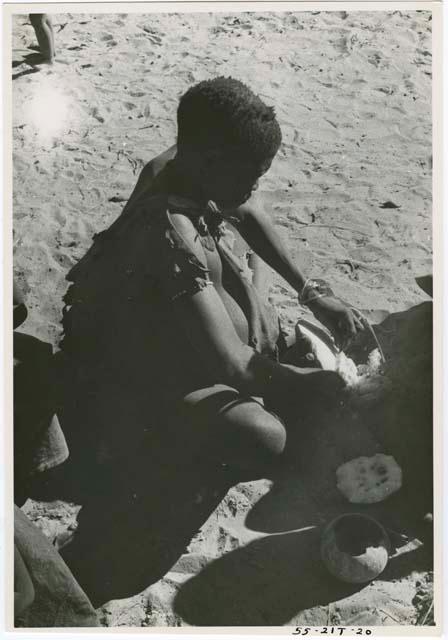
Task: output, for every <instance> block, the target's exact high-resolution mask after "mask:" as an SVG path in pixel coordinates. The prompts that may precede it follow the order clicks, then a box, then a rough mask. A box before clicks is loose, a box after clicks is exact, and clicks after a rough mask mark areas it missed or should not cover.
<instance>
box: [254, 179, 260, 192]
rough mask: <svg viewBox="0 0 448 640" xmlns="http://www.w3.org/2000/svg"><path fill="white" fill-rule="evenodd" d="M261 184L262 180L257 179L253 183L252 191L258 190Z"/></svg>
mask: <svg viewBox="0 0 448 640" xmlns="http://www.w3.org/2000/svg"><path fill="white" fill-rule="evenodd" d="M259 186H260V180H255V182H254V184H253V187H252V191H256V190H257V189H258V187H259Z"/></svg>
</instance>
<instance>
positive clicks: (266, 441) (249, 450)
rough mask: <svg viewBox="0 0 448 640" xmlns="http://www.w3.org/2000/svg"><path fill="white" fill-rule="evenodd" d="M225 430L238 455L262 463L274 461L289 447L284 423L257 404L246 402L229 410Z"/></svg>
mask: <svg viewBox="0 0 448 640" xmlns="http://www.w3.org/2000/svg"><path fill="white" fill-rule="evenodd" d="M225 421H226V422H227V424H226V425H224V428H225V429H226V431H227V432H228V433H229V437H230V438H231V439H232V443H231V448H232V449H234V450H235V452H236V453H237V454H238V455H239V454H241V455H242V456H243V457H245V458H249V459H251V460H254V459H256V460H259V461H260V462H262V461H265V462H274V461H275V460H277V459H278V458H279V457H280V456H281V454H282V453H283V451H284V449H285V445H286V429H285V427H284V425H283V424H282V422H281V421H280V420H279V419H278V418H277V417H276V416H274V415H273V414H271V413H269V412H268V411H266V410H265V409H264V408H263V407H262V406H261V405H259V404H257V403H255V402H254V403H246V404H245V405H244V406H242V405H240V406H239V407H238V406H237V407H235V408H234V409H233V410H231V411H229V412H228V414H227V415H226V416H225Z"/></svg>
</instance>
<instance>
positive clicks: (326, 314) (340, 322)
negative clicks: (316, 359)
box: [308, 296, 365, 349]
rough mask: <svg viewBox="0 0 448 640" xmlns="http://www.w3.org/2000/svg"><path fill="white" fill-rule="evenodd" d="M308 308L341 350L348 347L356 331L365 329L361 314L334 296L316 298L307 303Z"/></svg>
mask: <svg viewBox="0 0 448 640" xmlns="http://www.w3.org/2000/svg"><path fill="white" fill-rule="evenodd" d="M308 307H309V308H310V310H311V311H312V312H313V314H314V315H315V317H316V318H317V319H318V320H319V322H321V323H322V324H323V325H324V326H325V327H326V328H327V329H328V330H329V331H330V332H331V334H332V335H333V337H334V339H335V341H336V344H337V345H338V347H340V348H341V349H344V348H345V347H346V346H347V345H348V343H349V342H350V340H351V339H352V338H354V337H355V336H356V334H357V333H358V331H362V330H363V329H364V328H365V327H364V322H363V319H362V315H361V313H360V312H359V311H357V310H356V309H353V308H351V307H349V305H348V304H347V303H345V302H343V301H342V300H340V299H339V298H336V297H335V296H322V297H321V298H316V300H313V301H312V302H309V303H308Z"/></svg>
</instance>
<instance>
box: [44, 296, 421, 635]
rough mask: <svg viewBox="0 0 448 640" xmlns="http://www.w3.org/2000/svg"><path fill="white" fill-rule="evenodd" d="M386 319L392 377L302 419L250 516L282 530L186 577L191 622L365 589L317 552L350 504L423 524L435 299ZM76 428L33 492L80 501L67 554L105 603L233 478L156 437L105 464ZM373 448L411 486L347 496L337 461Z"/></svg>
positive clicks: (289, 608)
mask: <svg viewBox="0 0 448 640" xmlns="http://www.w3.org/2000/svg"><path fill="white" fill-rule="evenodd" d="M377 329H378V335H379V336H380V338H382V339H383V346H384V349H385V351H386V357H387V358H388V361H389V362H390V367H389V373H390V376H391V379H392V383H393V384H392V390H389V391H387V394H388V395H382V396H381V397H379V398H375V399H374V401H373V404H372V403H369V404H368V405H366V406H365V407H362V406H361V407H359V408H358V409H357V410H356V411H354V410H353V409H352V408H348V407H345V408H343V409H342V410H341V411H340V412H338V415H337V416H336V414H335V413H328V414H326V415H323V416H322V415H320V417H319V420H315V421H313V420H310V421H307V422H306V423H302V424H299V425H298V427H297V429H295V430H294V433H293V434H291V438H290V440H289V453H288V456H287V459H286V461H285V466H284V468H283V469H282V471H281V474H280V475H279V476H278V477H277V478H276V479H275V482H274V487H273V489H272V491H271V492H270V493H269V494H267V495H266V496H265V497H264V498H262V499H261V500H260V502H259V503H258V504H256V505H255V507H254V508H253V509H252V511H251V512H250V513H249V515H248V518H247V522H246V524H247V526H248V527H249V528H251V529H253V530H256V531H260V532H261V531H262V532H267V533H270V534H274V535H268V536H265V537H263V538H260V539H258V540H256V541H254V542H251V543H249V544H248V545H247V546H245V547H243V548H240V549H237V550H235V551H232V552H229V553H227V554H226V555H225V556H223V557H221V558H219V559H217V560H216V561H213V562H212V563H210V564H209V565H208V566H206V567H205V568H204V569H203V570H202V571H201V572H200V573H199V574H198V575H196V576H194V577H192V578H191V579H190V580H188V581H187V582H186V583H184V584H183V585H182V586H181V588H180V590H179V592H178V595H177V598H176V600H175V609H176V612H177V613H178V614H179V615H180V616H181V617H182V618H184V619H185V621H186V622H188V623H190V624H195V625H225V626H229V625H265V624H271V625H277V624H278V625H280V624H284V623H286V622H287V621H289V620H290V619H291V618H292V617H293V616H294V615H295V614H296V613H297V612H299V611H303V610H304V609H307V608H310V607H313V606H318V605H326V604H328V603H330V602H334V601H335V600H339V599H341V598H344V597H345V596H348V595H349V594H351V593H354V592H355V591H357V590H359V589H360V587H353V586H348V585H344V584H342V583H339V582H337V581H336V580H333V579H331V578H329V575H328V573H327V572H326V571H325V569H324V568H323V566H322V564H321V561H320V556H319V544H320V534H321V528H322V526H323V524H324V523H325V522H328V521H329V520H330V519H331V518H332V517H334V516H336V515H339V514H340V513H342V512H348V511H358V512H359V511H362V512H365V513H368V514H369V515H373V516H374V517H377V518H378V519H379V520H380V521H381V522H382V523H383V524H384V526H386V527H387V528H390V529H392V530H395V531H398V532H400V533H403V532H404V533H407V534H409V535H410V536H411V535H415V534H419V531H418V528H419V524H418V522H419V519H420V520H421V516H422V515H423V514H424V513H425V511H424V509H426V510H428V511H430V510H431V506H432V503H431V500H432V484H431V469H432V455H431V452H432V437H431V436H432V429H431V425H432V422H431V408H432V393H431V391H432V380H431V373H432V357H431V356H432V352H431V348H430V345H431V329H432V305H431V303H425V304H423V305H419V306H418V307H414V308H413V309H411V310H409V311H407V312H403V313H402V314H393V315H391V316H389V318H387V319H386V320H385V321H384V322H383V323H382V324H381V325H380V327H378V328H377ZM428 394H429V396H428ZM62 413H63V412H62ZM61 424H63V425H64V429H66V425H70V416H64V415H62V416H61ZM71 424H72V431H78V432H79V429H80V423H79V421H77V420H76V419H73V417H72V420H71ZM81 427H82V425H81ZM67 435H68V443H69V447H70V448H71V449H72V454H73V451H74V454H73V455H72V458H71V460H70V461H69V462H67V463H66V464H64V465H62V467H61V468H60V469H57V470H55V472H54V474H53V476H52V477H50V476H48V479H47V482H46V484H45V485H42V486H41V487H40V489H39V491H37V492H36V494H35V495H34V496H33V497H35V498H37V499H44V500H45V499H46V500H50V499H55V498H60V499H65V500H68V501H74V502H76V503H78V504H82V505H83V508H82V510H81V512H80V515H79V526H78V530H77V532H76V535H75V536H74V538H73V540H72V541H71V543H70V544H68V545H67V546H66V547H64V549H62V555H63V557H64V559H65V561H66V562H67V564H68V565H69V567H70V568H71V570H72V571H73V573H74V575H75V577H76V578H77V580H78V582H79V583H80V584H81V586H82V587H83V589H84V590H85V591H86V593H87V594H88V596H89V597H90V599H91V600H92V602H93V604H94V605H95V606H96V607H98V606H100V605H101V604H103V603H105V602H106V601H108V600H111V599H116V598H126V597H129V596H132V595H134V594H136V593H139V592H141V591H142V590H144V589H146V588H147V587H148V586H149V585H151V584H152V583H154V582H156V581H157V580H159V579H160V578H162V577H163V576H164V575H165V573H166V572H167V571H169V570H170V568H171V567H172V566H173V565H174V564H175V562H176V561H177V560H178V558H179V557H180V556H181V555H182V554H183V553H185V551H186V547H187V545H188V544H189V542H190V541H191V538H192V537H193V536H194V534H195V533H196V532H197V531H198V529H199V528H200V527H201V525H202V524H203V523H204V522H205V520H206V519H207V518H208V517H209V515H210V514H211V513H212V511H213V510H214V509H215V507H216V506H217V505H218V504H219V502H220V501H221V500H222V499H223V497H224V496H225V494H226V493H227V491H228V489H229V488H230V487H231V486H232V485H234V484H235V483H236V482H237V478H235V477H231V476H230V474H229V472H226V471H224V470H222V469H216V468H206V467H205V466H204V467H201V466H195V467H194V468H192V465H191V464H189V460H188V456H185V459H186V460H187V462H186V463H183V462H182V459H183V457H182V452H180V455H179V456H177V462H176V456H174V455H171V454H172V452H173V451H174V448H175V443H172V447H171V452H170V456H167V452H166V450H162V449H160V450H157V448H155V449H153V450H152V451H151V454H150V455H148V452H142V459H141V460H135V461H134V462H135V465H134V464H133V463H131V464H129V465H123V467H122V468H119V469H118V468H114V469H110V470H107V467H104V470H103V471H101V472H99V471H98V468H95V467H90V466H89V464H87V462H86V461H85V460H84V461H83V456H84V457H85V458H87V457H88V456H86V455H85V454H86V450H88V448H89V444H88V436H86V440H85V445H84V451H83V448H82V447H78V448H77V447H76V446H75V447H71V442H70V429H68V431H67ZM81 441H82V438H81ZM376 452H383V453H389V454H392V455H394V456H395V457H396V459H397V460H398V461H399V463H400V464H401V465H402V468H403V472H404V479H405V483H404V486H403V488H402V490H401V491H400V492H398V493H397V494H395V495H394V496H392V497H391V498H389V499H388V500H386V501H385V502H383V503H381V504H379V505H364V506H361V507H360V506H359V505H357V506H356V505H349V504H348V503H347V502H346V500H345V499H344V498H343V497H342V495H341V494H340V493H339V492H338V490H337V488H336V487H335V481H334V477H335V476H334V472H335V470H336V469H337V467H338V466H339V465H340V464H341V463H342V462H344V461H346V460H349V459H351V458H353V457H357V456H359V455H372V454H374V453H376ZM167 458H169V459H167ZM417 469H418V473H416V470H417ZM238 480H241V478H238ZM298 529H300V530H298ZM291 530H295V531H293V532H291ZM285 531H286V532H287V533H285ZM428 546H430V545H428ZM430 555H431V554H430V553H428V550H427V549H424V550H422V549H420V550H417V551H414V552H413V553H409V554H406V557H404V556H403V557H402V558H400V557H398V558H397V559H396V560H394V561H392V562H391V563H390V565H389V567H388V568H387V570H386V572H385V574H384V578H385V579H388V580H393V579H396V578H397V577H400V576H403V575H407V574H409V573H410V572H411V571H412V570H417V569H430V568H431V563H432V560H431V557H430ZM240 601H243V602H244V606H241V605H239V602H240Z"/></svg>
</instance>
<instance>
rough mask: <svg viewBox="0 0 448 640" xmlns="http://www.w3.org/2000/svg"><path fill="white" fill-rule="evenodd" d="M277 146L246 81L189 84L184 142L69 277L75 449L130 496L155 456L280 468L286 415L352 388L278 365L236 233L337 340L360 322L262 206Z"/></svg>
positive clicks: (152, 166)
mask: <svg viewBox="0 0 448 640" xmlns="http://www.w3.org/2000/svg"><path fill="white" fill-rule="evenodd" d="M280 142H281V132H280V128H279V125H278V123H277V120H276V118H275V115H274V111H273V109H272V108H270V107H267V106H266V105H265V104H264V103H263V102H262V101H261V100H260V98H258V97H257V96H256V95H254V94H253V93H252V91H251V90H250V89H249V88H248V87H246V86H245V85H243V84H242V83H240V82H238V81H236V80H233V79H231V78H216V79H214V80H210V81H205V82H201V83H200V84H198V85H196V86H194V87H192V88H191V89H190V90H189V91H187V93H186V94H185V95H184V96H183V97H182V99H181V101H180V104H179V109H178V138H177V145H176V147H171V148H170V149H169V150H167V151H166V152H165V153H164V154H162V155H161V156H158V157H157V158H155V159H154V160H153V161H152V162H150V163H149V164H148V165H147V166H146V167H145V169H144V170H143V172H142V176H141V178H140V179H139V181H138V183H137V186H136V188H135V190H134V192H133V194H132V196H131V198H130V200H129V202H128V204H127V206H126V207H125V209H124V211H123V213H122V215H121V216H120V217H119V218H118V219H117V220H116V221H115V222H114V223H113V224H112V225H111V227H110V228H109V229H108V230H107V231H105V232H103V233H101V234H99V235H97V236H96V238H95V241H94V244H93V246H92V247H91V249H90V250H89V251H88V252H87V254H86V255H85V256H84V257H83V258H82V259H81V261H80V262H79V263H78V264H77V265H76V266H75V267H74V268H73V269H72V271H71V272H70V273H69V275H68V280H69V281H71V282H72V285H71V287H70V288H69V290H68V292H67V294H66V297H65V302H66V309H65V313H64V321H63V322H64V339H63V341H62V343H61V347H62V351H63V354H64V357H65V361H66V375H67V383H66V386H67V389H68V393H67V394H66V395H67V397H66V403H65V406H66V410H67V411H68V412H71V413H72V415H74V416H76V418H75V419H74V420H73V424H74V428H73V429H72V430H71V431H70V433H69V435H68V437H69V446H70V450H71V451H72V452H78V453H80V454H82V456H83V457H82V459H83V460H84V461H85V460H86V458H90V463H91V468H93V469H94V470H96V471H94V473H96V472H98V470H99V469H100V468H108V469H109V470H110V475H111V477H114V478H117V477H119V478H120V483H121V487H124V486H126V487H127V491H128V493H129V495H130V496H132V495H137V494H140V493H141V491H142V478H144V477H146V478H147V480H146V482H147V484H148V486H149V485H150V484H151V482H152V480H151V479H150V478H152V475H154V472H153V465H154V464H157V461H158V460H161V461H162V463H163V465H165V468H166V465H171V468H172V469H176V468H178V467H179V466H180V465H183V466H189V468H191V469H194V468H199V466H200V465H201V464H204V463H206V464H208V465H215V466H219V465H223V464H224V465H226V466H227V467H229V468H232V469H233V470H234V471H235V478H237V477H243V476H244V477H246V478H247V477H248V476H252V477H255V476H256V475H260V474H261V475H263V474H268V473H270V472H271V469H272V468H273V466H275V465H276V464H278V461H279V460H280V459H281V455H282V453H283V451H284V448H285V445H286V439H287V429H288V428H289V427H288V425H285V422H284V419H282V417H283V418H285V417H286V415H287V414H288V412H290V411H291V407H294V410H295V411H296V412H298V413H300V414H301V415H302V416H303V415H306V411H307V407H309V405H310V404H313V403H316V402H317V403H322V404H324V403H331V402H333V401H334V400H335V399H336V398H338V397H339V394H340V392H341V389H342V388H343V386H344V384H343V381H342V379H341V378H340V377H339V375H338V374H336V373H335V372H330V371H322V370H317V369H302V368H299V367H296V366H294V365H292V364H283V363H282V359H283V358H284V356H285V355H286V351H287V348H286V343H285V339H284V335H283V332H282V331H281V327H280V325H279V320H278V317H277V314H276V312H275V310H274V309H273V308H272V307H271V306H270V305H268V304H267V303H266V302H265V301H264V300H263V299H262V298H261V297H260V295H259V291H258V290H257V288H256V286H254V283H253V282H252V278H251V277H250V273H249V272H248V269H247V268H245V265H244V264H242V262H241V259H240V258H241V255H236V254H241V251H235V244H234V243H235V238H234V236H233V235H232V233H230V231H229V223H230V224H231V225H232V226H233V227H234V228H235V229H237V231H238V233H239V235H240V236H241V238H243V239H244V241H245V242H246V243H247V245H248V246H249V247H250V248H251V250H252V251H253V252H254V253H255V254H257V255H258V256H259V257H260V258H261V259H262V260H263V261H264V262H266V263H267V264H269V265H270V266H271V267H273V268H274V269H275V270H276V271H277V272H278V273H279V274H280V275H282V276H283V277H284V278H285V279H286V280H287V281H288V282H289V284H290V285H291V286H293V287H294V288H295V290H296V291H297V293H298V295H299V301H300V302H301V303H302V304H306V305H308V306H309V308H310V309H311V310H312V311H313V313H314V314H315V315H316V316H317V317H318V318H319V319H320V320H321V321H322V322H323V323H324V324H326V325H327V327H329V328H330V329H331V330H332V331H333V333H334V334H335V336H336V338H337V339H338V340H339V341H340V342H344V341H345V340H347V339H348V338H350V336H351V335H354V334H355V333H356V332H357V330H358V329H361V328H362V323H361V322H360V320H359V318H358V317H357V316H356V315H354V313H353V312H352V310H351V309H350V308H348V307H347V306H346V305H345V304H344V303H343V302H341V301H340V300H338V299H337V298H335V297H334V296H333V295H332V294H331V292H330V291H329V289H322V287H321V284H320V283H319V281H316V280H314V279H309V278H308V277H307V276H305V275H304V274H302V272H301V271H300V270H299V268H298V267H297V266H296V265H295V264H294V263H293V261H292V260H291V258H290V256H289V254H288V252H287V250H286V248H285V247H284V245H283V243H282V241H281V240H280V238H279V236H278V235H277V233H276V231H275V229H274V227H273V224H272V221H271V219H270V217H269V215H268V214H266V213H265V212H264V211H263V208H262V206H259V205H260V203H259V204H258V205H256V206H254V202H253V198H252V192H253V191H255V189H256V187H257V184H258V180H259V178H260V177H261V176H262V175H263V174H264V173H265V172H266V171H267V170H268V169H269V167H270V165H271V163H272V161H273V159H274V157H275V155H276V153H277V150H278V148H279V146H280ZM261 204H262V203H261ZM288 362H291V359H290V358H288ZM64 424H65V423H64ZM155 452H157V454H156V453H155ZM74 455H77V454H75V453H74ZM84 464H85V463H84ZM83 469H84V470H86V469H87V466H84V467H83ZM238 474H240V475H238ZM137 477H138V479H137ZM94 478H95V475H93V476H92V486H93V485H98V482H97V481H96V480H94ZM154 482H157V480H154ZM137 487H138V489H137ZM104 491H105V492H107V488H105V489H104ZM103 515H104V513H103ZM115 516H116V517H115ZM115 516H114V517H115V521H117V518H118V519H119V517H118V516H117V514H115ZM92 517H93V518H94V517H95V516H94V510H93V509H92ZM99 526H100V518H99V516H98V527H99ZM82 530H83V527H80V528H79V532H78V533H77V534H76V536H79V535H81V536H82ZM76 536H75V538H76ZM78 539H79V537H78ZM88 539H89V537H88V536H86V542H85V544H86V546H85V547H84V552H87V553H88ZM74 542H75V545H76V540H75V541H74ZM71 553H72V552H71V551H70V550H67V558H68V557H69V556H70V554H71ZM81 555H82V554H81V553H79V556H81ZM71 557H72V561H73V562H74V560H73V555H72V556H71ZM87 570H88V567H87V569H86V571H87ZM86 579H88V577H87V578H86Z"/></svg>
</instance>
